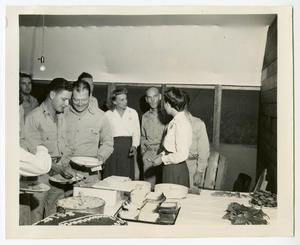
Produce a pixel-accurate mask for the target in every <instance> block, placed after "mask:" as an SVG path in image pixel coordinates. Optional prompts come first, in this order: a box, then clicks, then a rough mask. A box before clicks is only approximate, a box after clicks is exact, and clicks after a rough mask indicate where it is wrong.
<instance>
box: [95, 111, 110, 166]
mask: <svg viewBox="0 0 300 245" xmlns="http://www.w3.org/2000/svg"><path fill="white" fill-rule="evenodd" d="M113 150H114V141H113V136H112V130H111V126H110V123H109V120H108V118H107V116H104V119H103V122H102V127H101V129H100V147H99V149H98V159H99V160H100V161H103V162H105V161H106V160H107V159H108V158H109V156H110V155H111V153H112V152H113Z"/></svg>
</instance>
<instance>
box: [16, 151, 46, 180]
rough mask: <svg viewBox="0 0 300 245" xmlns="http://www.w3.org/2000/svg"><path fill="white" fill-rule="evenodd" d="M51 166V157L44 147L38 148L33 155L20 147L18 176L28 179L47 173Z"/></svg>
mask: <svg viewBox="0 0 300 245" xmlns="http://www.w3.org/2000/svg"><path fill="white" fill-rule="evenodd" d="M51 164H52V161H51V157H50V155H49V154H48V149H47V148H46V147H44V146H38V147H37V150H36V154H35V155H34V154H31V153H30V152H28V151H26V150H24V149H23V148H22V147H20V165H19V168H20V175H22V176H28V177H29V176H38V175H42V174H45V173H48V172H49V171H50V168H51Z"/></svg>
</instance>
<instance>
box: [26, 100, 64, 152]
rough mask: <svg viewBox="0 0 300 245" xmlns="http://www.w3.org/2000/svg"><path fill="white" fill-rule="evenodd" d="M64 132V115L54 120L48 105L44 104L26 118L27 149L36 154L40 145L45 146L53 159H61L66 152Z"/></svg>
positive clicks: (57, 116)
mask: <svg viewBox="0 0 300 245" xmlns="http://www.w3.org/2000/svg"><path fill="white" fill-rule="evenodd" d="M64 131H65V123H64V118H63V113H60V114H57V115H56V117H55V118H53V116H52V115H51V114H50V112H49V109H48V108H47V104H46V103H45V102H43V103H42V104H41V105H40V106H39V107H37V108H35V109H34V110H33V111H31V112H30V113H29V114H28V115H27V117H26V118H25V127H24V136H25V142H26V147H27V148H28V150H29V151H30V152H31V153H35V152H36V147H37V146H38V145H44V146H46V147H47V149H48V151H49V154H50V155H51V156H52V157H59V156H61V155H62V153H63V150H64Z"/></svg>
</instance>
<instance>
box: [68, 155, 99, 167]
mask: <svg viewBox="0 0 300 245" xmlns="http://www.w3.org/2000/svg"><path fill="white" fill-rule="evenodd" d="M71 161H72V162H74V163H76V164H78V165H80V166H85V167H88V168H93V167H98V166H100V165H102V163H101V162H99V160H98V159H97V158H94V157H72V158H71Z"/></svg>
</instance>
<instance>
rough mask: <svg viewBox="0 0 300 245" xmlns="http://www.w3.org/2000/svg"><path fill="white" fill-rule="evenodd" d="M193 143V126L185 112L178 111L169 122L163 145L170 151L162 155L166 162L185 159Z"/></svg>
mask: <svg viewBox="0 0 300 245" xmlns="http://www.w3.org/2000/svg"><path fill="white" fill-rule="evenodd" d="M191 144H192V126H191V123H190V122H189V120H188V119H187V117H186V115H185V113H184V112H178V113H177V114H176V115H175V117H174V118H173V119H172V121H171V122H170V123H169V125H168V128H167V133H166V136H165V138H164V142H163V146H164V148H165V149H166V151H167V152H168V154H167V155H163V156H162V161H163V163H164V164H166V165H167V164H177V163H181V162H183V161H185V160H186V159H187V158H188V155H189V148H190V146H191Z"/></svg>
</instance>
